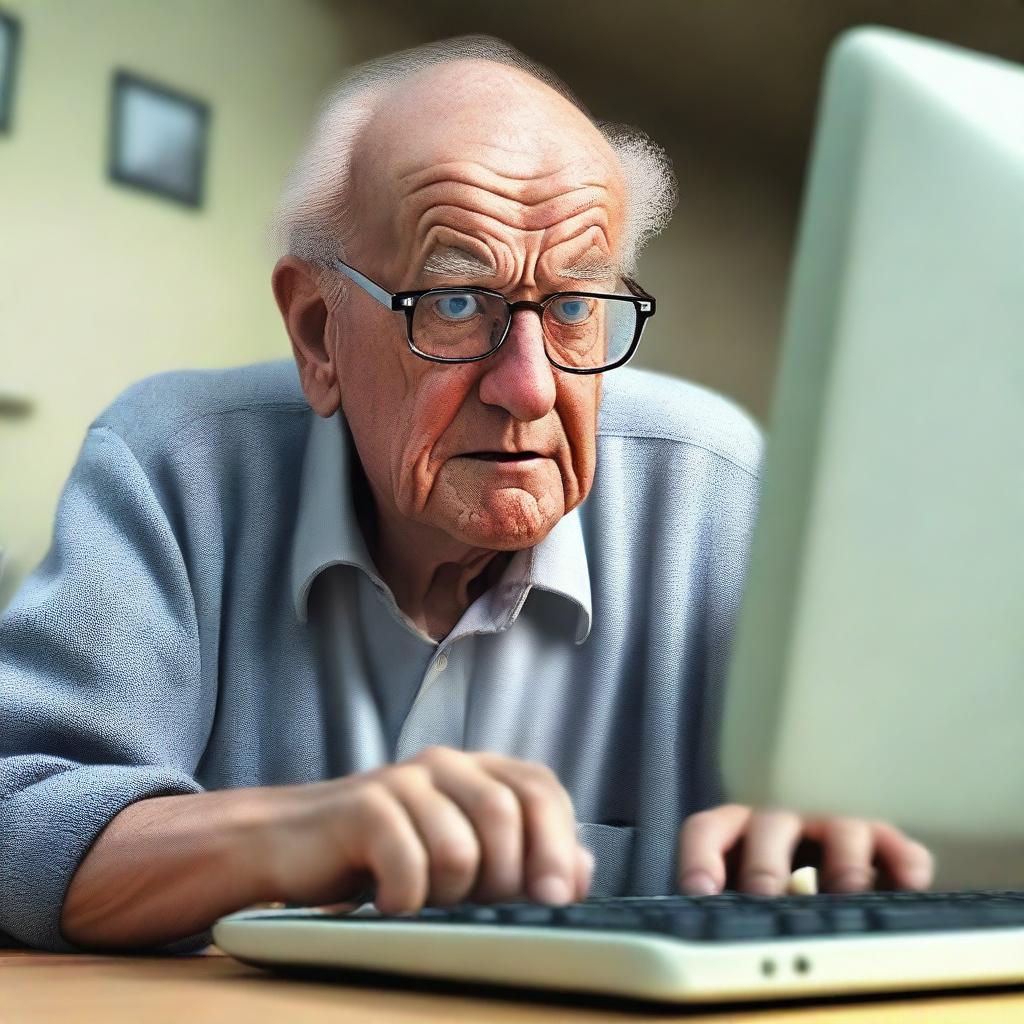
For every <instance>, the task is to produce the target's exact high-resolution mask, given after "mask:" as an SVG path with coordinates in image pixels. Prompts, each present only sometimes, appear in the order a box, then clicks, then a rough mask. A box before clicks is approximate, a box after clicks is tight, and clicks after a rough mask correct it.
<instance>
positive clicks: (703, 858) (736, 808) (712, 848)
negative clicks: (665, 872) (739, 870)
mask: <svg viewBox="0 0 1024 1024" xmlns="http://www.w3.org/2000/svg"><path fill="white" fill-rule="evenodd" d="M750 815H751V810H750V808H749V807H744V806H742V805H740V804H723V805H722V806H721V807H712V808H711V809H709V810H706V811H698V812H697V813H696V814H691V815H690V817H688V818H687V819H686V820H685V821H684V822H683V826H682V828H681V829H680V830H679V866H678V868H677V870H676V879H677V883H676V884H677V888H678V889H679V891H680V892H684V893H689V894H690V895H694V896H707V895H710V894H711V893H716V892H721V891H722V889H724V888H725V882H726V870H725V855H726V853H727V852H728V851H729V850H730V849H731V848H732V847H733V846H734V845H735V844H736V843H737V842H738V841H739V838H740V836H742V835H743V830H744V829H745V828H746V827H747V822H748V821H749V820H750Z"/></svg>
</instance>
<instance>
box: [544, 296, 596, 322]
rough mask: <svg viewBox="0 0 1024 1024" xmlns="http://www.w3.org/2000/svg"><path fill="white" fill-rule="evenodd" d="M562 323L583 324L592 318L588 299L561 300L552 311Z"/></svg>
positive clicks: (554, 305)
mask: <svg viewBox="0 0 1024 1024" xmlns="http://www.w3.org/2000/svg"><path fill="white" fill-rule="evenodd" d="M552 311H553V312H554V314H555V316H556V318H557V319H558V321H559V322H560V323H563V324H581V323H583V321H584V320H587V319H588V318H589V317H590V305H589V303H588V302H587V301H586V299H571V298H567V299H559V300H558V301H557V302H555V303H554V304H553V310H552Z"/></svg>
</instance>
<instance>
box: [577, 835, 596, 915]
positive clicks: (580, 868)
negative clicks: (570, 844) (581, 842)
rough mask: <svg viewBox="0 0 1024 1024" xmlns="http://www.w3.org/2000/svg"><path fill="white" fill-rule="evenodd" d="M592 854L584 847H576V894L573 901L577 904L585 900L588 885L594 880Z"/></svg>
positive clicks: (588, 888)
mask: <svg viewBox="0 0 1024 1024" xmlns="http://www.w3.org/2000/svg"><path fill="white" fill-rule="evenodd" d="M594 863H595V862H594V854H593V853H592V852H591V851H590V850H588V849H587V848H586V847H585V846H577V847H576V894H575V896H574V899H575V900H576V901H577V902H579V901H580V900H585V899H586V898H587V893H588V892H589V890H590V883H591V882H592V881H593V878H594Z"/></svg>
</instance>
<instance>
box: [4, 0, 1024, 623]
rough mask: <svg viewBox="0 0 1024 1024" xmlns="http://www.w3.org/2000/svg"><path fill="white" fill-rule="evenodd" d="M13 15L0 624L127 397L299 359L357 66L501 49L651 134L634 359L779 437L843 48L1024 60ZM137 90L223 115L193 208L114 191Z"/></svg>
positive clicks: (982, 22) (642, 15) (973, 35)
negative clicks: (791, 338)
mask: <svg viewBox="0 0 1024 1024" xmlns="http://www.w3.org/2000/svg"><path fill="white" fill-rule="evenodd" d="M0 16H3V17H2V18H0V25H6V26H7V27H8V30H7V32H6V34H5V37H4V38H5V39H6V40H7V43H6V44H4V46H0V80H2V81H4V82H5V83H6V84H5V92H6V93H7V94H8V95H9V97H10V99H9V103H8V104H7V107H8V109H7V116H6V118H2V117H0V124H2V123H3V122H4V121H6V129H5V130H4V129H3V128H0V467H2V480H3V486H2V488H0V549H3V550H4V551H5V555H6V569H5V571H4V572H3V575H2V579H0V608H2V607H4V606H5V605H6V604H7V602H8V601H9V600H10V598H11V596H13V593H14V590H15V589H16V587H17V585H18V584H19V583H20V581H21V580H22V579H23V578H24V575H25V574H26V573H27V572H28V571H29V570H30V569H31V568H32V567H34V566H35V565H36V564H37V563H38V562H39V560H40V559H41V558H42V557H43V555H44V554H45V551H46V548H47V546H48V544H49V540H50V532H51V528H52V520H53V514H54V510H55V507H56V502H57V498H58V496H59V493H60V490H61V487H62V486H63V483H64V481H65V479H66V478H67V475H68V473H69V471H70V469H71V466H72V464H73V463H74V460H75V457H76V455H77V452H78V449H79V446H80V444H81V442H82V438H83V436H84V432H85V430H86V428H87V426H88V424H89V422H90V421H91V420H92V419H93V417H95V416H96V414H97V413H98V412H99V411H100V410H101V409H102V408H103V407H104V406H105V405H106V404H107V403H109V402H110V400H111V399H112V398H113V397H114V396H115V395H116V394H117V393H118V392H119V391H121V390H122V389H123V388H124V387H125V386H126V385H128V384H129V383H131V382H132V381H134V380H137V379H139V378H140V377H143V376H146V375H148V374H151V373H156V372H158V371H161V370H167V369H174V368H184V367H213V366H224V365H232V364H239V363H248V362H256V361H260V360H265V359H276V358H288V357H289V355H290V349H289V346H288V341H287V337H286V335H285V333H284V329H283V327H282V325H281V322H280V319H279V317H278V313H277V309H276V307H275V305H274V302H273V299H272V296H271V292H270V284H269V279H270V271H271V268H272V266H273V263H274V258H275V254H274V253H273V252H272V250H271V248H270V246H269V243H268V240H267V234H266V226H267V221H268V217H269V214H270V211H271V209H272V206H273V204H274V201H275V199H276V196H277V192H278V189H279V187H280V185H281V182H282V179H283V177H284V175H285V173H286V171H287V169H288V167H289V165H290V164H291V162H292V160H293V159H294V158H295V156H296V155H297V153H298V150H299V147H300V145H301V143H302V141H303V139H304V137H305V134H306V132H307V130H308V127H309V124H310V121H311V118H312V116H313V114H314V112H315V110H316V108H317V105H318V101H319V99H320V97H321V95H322V94H323V92H324V91H325V90H326V89H328V88H329V86H330V85H331V84H332V83H333V82H334V80H335V79H337V78H338V77H339V76H340V75H341V74H343V73H344V72H345V70H346V69H347V68H348V67H350V66H351V65H352V64H354V63H357V62H359V61H362V60H365V59H367V58H369V57H373V56H376V55H379V54H382V53H386V52H389V51H392V50H395V49H399V48H402V47H405V46H411V45H414V44H417V43H420V42H424V41H427V40H432V39H438V38H442V37H445V36H450V35H457V34H461V33H464V32H488V33H491V34H494V35H498V36H501V37H503V38H505V39H507V40H508V41H510V42H511V43H513V44H514V45H516V46H518V47H519V48H520V49H522V50H523V51H524V52H525V53H526V54H527V55H529V56H530V57H532V58H534V59H535V60H538V61H540V62H542V63H544V64H547V65H548V66H550V67H551V68H552V69H553V70H554V71H555V72H556V73H558V74H559V75H560V76H561V77H562V78H563V79H565V81H566V82H567V83H568V84H569V85H570V87H572V88H573V89H574V90H575V91H576V93H577V94H578V95H579V96H580V98H581V99H582V100H583V102H584V103H585V104H587V106H588V107H589V108H590V110H591V112H592V113H593V114H594V115H595V116H596V117H597V118H599V119H602V120H611V121H623V122H628V123H632V124H635V125H638V126H639V127H641V128H643V129H644V130H645V131H647V132H648V133H649V134H650V135H651V136H652V137H653V138H654V139H655V140H656V141H658V142H659V143H660V144H661V145H662V146H664V147H665V149H666V150H667V151H668V153H669V155H670V156H671V157H672V159H673V162H674V164H675V167H676V172H677V175H678V177H679V183H680V197H681V198H680V204H679V207H678V209H677V211H676V215H675V218H674V220H673V222H672V224H671V225H670V226H669V228H668V229H667V231H666V232H665V233H664V234H663V235H662V236H660V237H659V238H657V239H655V240H654V242H653V243H652V244H651V246H650V247H649V249H648V251H647V253H646V255H645V257H644V259H643V260H642V262H641V265H640V272H639V274H638V277H639V279H640V281H641V282H642V283H643V284H644V285H645V287H646V288H647V289H648V290H649V291H651V292H652V293H653V294H654V295H656V296H657V298H658V316H657V318H656V319H655V320H654V321H653V323H652V326H651V328H650V329H649V331H648V333H647V334H645V337H644V343H643V345H642V346H641V349H640V352H639V355H638V356H637V359H636V362H637V364H638V365H641V366H646V367H650V368H653V369H656V370H660V371H662V372H667V373H672V374H676V375H679V376H682V377H686V378H690V379H693V380H696V381H698V382H700V383H703V384H705V385H707V386H709V387H712V388H714V389H716V390H718V391H720V392H722V393H724V394H726V395H728V396H730V397H731V398H733V399H734V400H735V401H736V402H738V403H739V404H740V405H742V406H743V407H745V408H746V409H747V410H748V411H749V412H751V413H752V414H753V415H754V416H755V417H757V418H758V419H760V420H761V421H762V422H766V421H767V418H768V414H769V408H770V398H771V389H772V379H773V372H774V367H775V361H776V355H777V348H778V339H779V333H780V328H781V315H782V309H783V305H784V301H785V286H786V277H787V272H788V267H789V261H790V255H791V251H792V247H793V240H794V233H795V225H796V219H797V215H798V212H799V201H800V193H801V185H802V176H803V169H804V166H805V161H806V157H807V149H808V144H809V141H810V135H811V130H812V127H813V118H814V109H815V101H816V97H817V91H818V84H819V78H820V74H821V70H822V64H823V61H824V57H825V54H826V51H827V49H828V46H829V44H830V42H831V41H832V40H833V38H834V37H835V36H836V34H837V33H838V32H840V31H841V30H842V29H843V28H844V27H847V26H850V25H855V24H863V23H875V24H884V25H890V26H893V27H896V28H903V29H906V30H908V31H911V32H916V33H919V34H921V35H925V36H930V37H933V38H937V39H945V40H949V41H951V42H954V43H957V44H959V45H962V46H966V47H969V48H972V49H975V50H981V51H985V52H989V53H992V54H996V55H999V56H1003V57H1006V58H1009V59H1011V60H1016V61H1018V62H1024V3H1022V2H1021V0H970V2H968V0H888V2H884V0H675V2H669V0H663V2H653V0H632V2H630V3H622V2H615V3H611V2H600V0H586V2H583V0H561V2H558V3H552V2H551V0H519V2H518V3H511V2H503V0H490V2H488V3H486V4H484V3H479V2H470V0H429V2H424V0H419V2H414V0H0ZM11 26H15V27H14V28H13V30H12V29H11ZM12 40H13V43H12ZM117 72H128V73H130V74H132V75H135V76H139V77H141V78H143V79H146V80H149V81H150V82H153V83H158V84H159V85H161V86H163V87H165V88H167V89H170V90H174V91H177V92H180V93H183V94H185V95H186V96H188V97H192V98H195V99H197V100H199V101H201V103H202V104H204V105H205V107H206V110H207V118H208V120H207V133H208V137H207V141H206V149H205V159H204V161H203V162H204V171H203V176H202V195H201V199H200V201H199V205H196V206H193V205H186V204H184V203H181V202H175V201H173V200H171V199H168V198H166V197H165V196H162V195H160V194H158V193H156V192H151V191H141V190H139V189H138V188H131V187H126V185H125V184H123V183H122V182H119V181H116V180H114V179H113V178H112V176H111V173H110V165H109V156H108V150H109V147H110V136H111V122H112V88H113V82H114V77H115V74H116V73H117ZM2 108H3V105H2V104H0V112H2Z"/></svg>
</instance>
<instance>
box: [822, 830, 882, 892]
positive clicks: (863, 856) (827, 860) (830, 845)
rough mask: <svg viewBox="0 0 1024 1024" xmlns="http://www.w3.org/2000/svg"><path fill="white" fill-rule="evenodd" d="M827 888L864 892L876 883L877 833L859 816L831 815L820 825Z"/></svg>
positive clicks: (829, 890) (824, 881)
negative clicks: (835, 816) (833, 816)
mask: <svg viewBox="0 0 1024 1024" xmlns="http://www.w3.org/2000/svg"><path fill="white" fill-rule="evenodd" d="M820 841H821V845H822V862H821V887H822V891H824V892H863V891H865V890H867V889H873V888H874V886H875V874H876V872H875V868H874V865H873V861H874V856H875V836H874V832H873V830H872V828H871V824H870V823H869V822H867V821H863V820H861V819H859V818H828V819H826V820H825V821H824V822H822V825H821V838H820Z"/></svg>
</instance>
